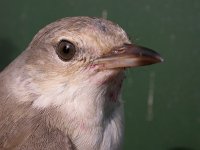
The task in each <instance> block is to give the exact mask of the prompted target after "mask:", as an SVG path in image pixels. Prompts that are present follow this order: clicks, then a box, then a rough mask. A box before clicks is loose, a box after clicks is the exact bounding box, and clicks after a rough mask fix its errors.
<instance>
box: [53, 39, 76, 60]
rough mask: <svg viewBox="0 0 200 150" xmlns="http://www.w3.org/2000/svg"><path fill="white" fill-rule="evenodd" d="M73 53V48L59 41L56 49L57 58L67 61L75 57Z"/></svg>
mask: <svg viewBox="0 0 200 150" xmlns="http://www.w3.org/2000/svg"><path fill="white" fill-rule="evenodd" d="M75 52H76V48H75V46H74V45H73V44H72V43H71V42H69V41H67V40H62V41H60V43H59V44H58V46H57V49H56V53H57V55H58V57H59V58H60V59H62V60H63V61H68V60H70V59H72V57H73V56H74V55H75Z"/></svg>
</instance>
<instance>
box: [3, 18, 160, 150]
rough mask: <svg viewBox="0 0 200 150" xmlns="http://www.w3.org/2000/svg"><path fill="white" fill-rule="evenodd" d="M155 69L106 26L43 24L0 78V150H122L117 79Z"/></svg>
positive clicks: (146, 54) (144, 51)
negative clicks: (127, 73)
mask: <svg viewBox="0 0 200 150" xmlns="http://www.w3.org/2000/svg"><path fill="white" fill-rule="evenodd" d="M162 61H163V58H162V57H161V56H160V54H159V53H157V52H155V51H154V50H151V49H149V48H146V47H143V46H139V45H137V44H135V43H132V42H131V40H130V39H129V37H128V35H127V33H126V32H125V31H124V30H123V29H122V28H121V27H120V26H119V25H118V24H116V23H113V22H112V21H109V20H107V19H103V18H98V17H87V16H78V17H66V18H62V19H59V20H57V21H55V22H53V23H50V24H49V25H47V26H45V27H44V28H42V29H41V30H40V31H39V32H38V33H37V34H36V35H35V36H34V38H33V39H32V41H31V42H30V44H29V45H28V47H27V48H26V49H25V50H24V51H23V52H22V53H21V54H20V55H19V56H18V57H17V58H16V59H15V60H14V61H12V62H11V63H10V64H9V65H8V66H7V67H5V69H4V70H3V71H1V73H0V149H1V150H120V149H122V148H123V141H124V104H123V101H122V98H121V97H122V96H121V89H122V84H123V81H124V78H125V71H126V70H127V69H128V68H135V67H139V66H144V65H150V64H155V63H160V62H162Z"/></svg>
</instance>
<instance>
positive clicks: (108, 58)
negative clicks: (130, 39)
mask: <svg viewBox="0 0 200 150" xmlns="http://www.w3.org/2000/svg"><path fill="white" fill-rule="evenodd" d="M160 62H163V58H162V57H161V56H160V54H158V53H157V52H155V51H153V50H151V49H149V48H146V47H142V46H138V45H132V44H125V45H123V46H122V47H118V48H114V49H113V50H112V51H111V52H110V53H108V54H106V55H103V56H102V57H101V58H98V59H96V60H95V61H94V64H97V65H101V66H102V67H103V68H104V69H113V68H127V67H138V66H145V65H151V64H155V63H160Z"/></svg>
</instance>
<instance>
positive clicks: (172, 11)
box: [0, 0, 200, 150]
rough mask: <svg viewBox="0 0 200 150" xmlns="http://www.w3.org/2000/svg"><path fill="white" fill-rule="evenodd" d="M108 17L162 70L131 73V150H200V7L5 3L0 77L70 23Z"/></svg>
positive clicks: (82, 1) (63, 0)
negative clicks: (64, 21)
mask: <svg viewBox="0 0 200 150" xmlns="http://www.w3.org/2000/svg"><path fill="white" fill-rule="evenodd" d="M83 15H85V16H99V17H101V16H107V18H108V19H110V20H112V21H114V22H116V23H118V24H119V25H121V26H122V27H123V28H124V29H125V30H126V31H127V32H128V34H129V35H130V37H131V38H132V40H133V41H134V42H135V43H137V44H140V45H144V46H147V47H150V48H152V49H155V50H156V51H158V52H159V53H161V55H162V56H163V58H164V59H165V62H164V63H162V64H156V65H152V66H147V67H141V68H135V69H130V70H128V71H127V79H126V81H125V84H124V85H125V86H124V89H123V91H124V92H123V99H124V100H125V115H126V132H125V145H124V149H125V150H200V91H199V90H200V1H199V0H123V1H122V0H121V1H120V0H113V1H111V0H96V1H95V0H57V1H56V0H48V1H47V0H43V1H41V0H32V1H31V0H18V1H13V0H12V1H11V0H1V1H0V70H2V69H3V68H4V67H5V66H6V65H7V64H8V63H9V62H11V61H12V60H13V59H14V58H15V57H16V56H17V55H19V54H20V53H21V52H22V51H23V50H24V49H25V48H26V47H27V45H28V43H29V42H30V41H31V39H32V37H33V36H34V35H35V34H36V33H37V31H38V30H39V29H40V28H42V27H43V26H45V25H46V24H48V23H50V22H52V21H55V20H57V19H59V18H62V17H66V16H83Z"/></svg>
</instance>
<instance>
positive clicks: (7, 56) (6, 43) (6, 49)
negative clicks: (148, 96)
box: [0, 37, 18, 71]
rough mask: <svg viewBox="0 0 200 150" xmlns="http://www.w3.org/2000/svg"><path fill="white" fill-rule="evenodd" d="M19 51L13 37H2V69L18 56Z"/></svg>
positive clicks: (0, 61)
mask: <svg viewBox="0 0 200 150" xmlns="http://www.w3.org/2000/svg"><path fill="white" fill-rule="evenodd" d="M17 51H18V48H17V47H16V46H15V45H14V44H13V42H12V40H11V39H9V38H1V37H0V71H2V70H3V68H5V67H6V66H7V65H8V64H9V63H10V62H11V61H12V60H13V59H14V58H15V57H16V52H17Z"/></svg>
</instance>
